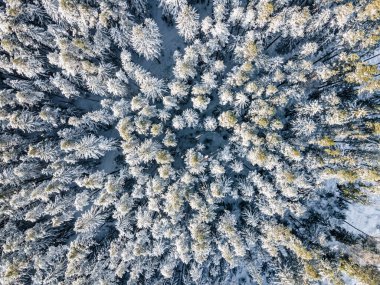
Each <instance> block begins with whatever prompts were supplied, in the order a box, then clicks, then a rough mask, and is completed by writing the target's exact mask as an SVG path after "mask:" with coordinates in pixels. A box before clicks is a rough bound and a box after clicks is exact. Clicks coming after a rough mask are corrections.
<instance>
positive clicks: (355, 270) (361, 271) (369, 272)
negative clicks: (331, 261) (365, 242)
mask: <svg viewBox="0 0 380 285" xmlns="http://www.w3.org/2000/svg"><path fill="white" fill-rule="evenodd" d="M339 268H340V270H342V271H344V272H346V273H347V274H348V275H350V276H352V277H353V278H355V279H357V280H359V281H360V282H363V283H364V284H368V285H379V284H380V272H379V270H378V269H377V268H376V267H375V266H360V265H358V264H355V263H354V262H352V261H351V260H348V259H341V260H340V263H339Z"/></svg>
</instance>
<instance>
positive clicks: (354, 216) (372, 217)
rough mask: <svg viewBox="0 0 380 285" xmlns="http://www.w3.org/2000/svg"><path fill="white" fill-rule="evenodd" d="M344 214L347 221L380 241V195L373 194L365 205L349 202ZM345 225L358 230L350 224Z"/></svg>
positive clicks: (349, 228) (351, 229)
mask: <svg viewBox="0 0 380 285" xmlns="http://www.w3.org/2000/svg"><path fill="white" fill-rule="evenodd" d="M346 215H347V217H346V221H347V222H348V223H350V224H352V225H353V226H355V227H356V228H358V229H360V230H361V231H363V232H365V233H366V234H368V235H370V236H372V237H374V238H376V239H378V240H379V241H380V195H373V196H372V197H371V198H370V201H369V203H368V204H367V205H363V204H351V205H350V206H349V208H348V210H347V213H346ZM345 227H346V228H347V229H348V230H350V231H354V232H358V231H357V230H356V229H354V228H353V227H351V226H350V225H347V224H346V225H345Z"/></svg>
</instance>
